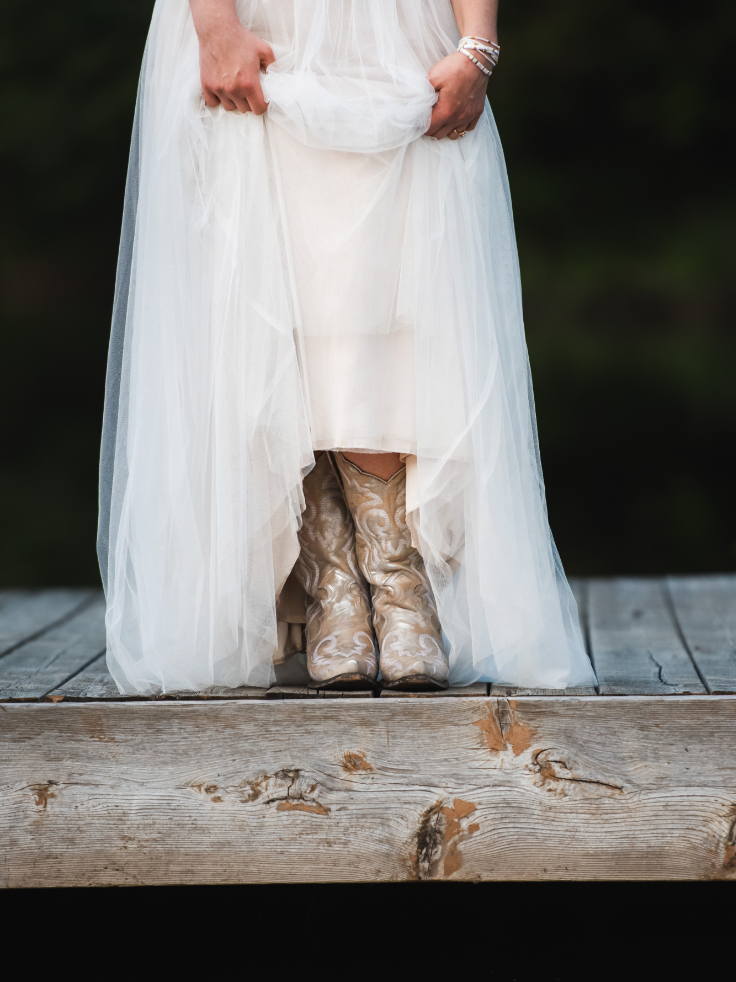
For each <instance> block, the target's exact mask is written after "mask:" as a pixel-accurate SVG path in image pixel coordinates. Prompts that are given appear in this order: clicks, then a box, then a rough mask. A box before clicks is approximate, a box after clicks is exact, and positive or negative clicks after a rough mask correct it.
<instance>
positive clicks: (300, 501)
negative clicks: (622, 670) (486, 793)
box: [99, 0, 593, 693]
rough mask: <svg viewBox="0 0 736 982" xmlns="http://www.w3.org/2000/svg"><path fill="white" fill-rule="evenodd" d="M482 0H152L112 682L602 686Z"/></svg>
mask: <svg viewBox="0 0 736 982" xmlns="http://www.w3.org/2000/svg"><path fill="white" fill-rule="evenodd" d="M496 6H497V0H190V4H189V6H187V4H186V3H185V2H184V0H158V2H157V3H156V7H155V10H154V13H153V21H152V24H151V30H150V34H149V37H148V43H147V46H146V51H145V55H144V60H143V68H142V72H141V80H140V87H139V93H138V103H137V109H136V117H135V124H134V132H133V140H132V144H131V156H130V165H129V173H128V184H127V189H126V202H125V212H124V217H123V231H122V238H121V247H120V259H119V267H118V280H117V287H116V297H115V309H114V315H113V330H112V337H111V344H110V355H109V365H108V377H107V392H106V407H105V422H104V430H103V445H102V460H101V495H100V502H101V507H100V534H99V552H100V564H101V569H102V575H103V581H104V583H105V589H106V596H107V632H108V662H109V666H110V671H111V672H112V674H113V676H114V678H115V680H116V682H117V684H118V686H119V688H120V690H121V691H122V692H128V693H136V692H137V693H155V692H165V691H170V690H173V689H180V690H181V689H183V690H187V689H189V690H199V689H204V688H208V687H211V686H214V685H226V686H239V685H269V684H271V683H272V682H273V681H274V679H275V677H276V675H275V668H274V666H275V665H278V664H280V663H283V662H285V661H286V660H287V659H288V658H289V657H291V656H293V655H294V654H295V653H297V652H304V651H306V655H307V665H308V670H309V675H310V678H311V680H312V681H311V683H310V684H311V685H313V686H315V687H318V688H320V687H322V688H325V687H327V688H337V689H346V688H359V689H370V688H373V687H375V686H377V685H382V686H384V687H393V688H399V689H410V690H411V689H419V690H422V689H423V690H427V689H433V688H434V689H437V688H443V687H446V686H447V685H448V684H453V685H466V684H469V683H471V682H474V681H476V680H490V681H501V682H505V683H508V684H516V685H527V686H529V685H531V686H540V687H550V688H564V687H566V686H573V685H581V684H591V682H592V681H593V675H592V670H591V667H590V663H589V661H588V658H587V656H586V654H585V650H584V648H583V645H582V641H581V637H580V631H579V627H578V623H577V611H576V607H575V601H574V599H573V597H572V594H571V592H570V588H569V586H568V584H567V581H566V580H565V576H564V573H563V570H562V567H561V564H560V561H559V557H558V555H557V552H556V549H555V546H554V543H553V541H552V537H551V534H550V531H549V526H548V522H547V514H546V506H545V499H544V486H543V481H542V474H541V466H540V461H539V453H538V448H537V439H536V426H535V419H534V408H533V399H532V392H531V379H530V374H529V364H528V359H527V354H526V346H525V341H524V331H523V323H522V314H521V293H520V284H519V271H518V261H517V256H516V246H515V240H514V231H513V223H512V217H511V204H510V199H509V193H508V187H507V182H506V173H505V169H504V164H503V156H502V151H501V146H500V143H499V139H498V135H497V132H496V129H495V125H494V122H493V117H492V115H491V112H490V109H489V107H488V105H487V103H486V87H487V83H488V80H489V76H490V75H491V72H492V71H493V69H494V67H495V65H496V62H497V60H498V54H499V47H498V44H497V36H496Z"/></svg>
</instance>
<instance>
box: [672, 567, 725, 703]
mask: <svg viewBox="0 0 736 982" xmlns="http://www.w3.org/2000/svg"><path fill="white" fill-rule="evenodd" d="M667 587H668V589H669V591H670V596H671V597H672V603H673V605H674V608H675V615H676V617H677V621H678V623H679V625H680V629H681V630H682V633H683V635H684V638H685V641H686V642H687V646H688V648H689V649H690V653H691V654H692V656H693V658H694V660H695V663H696V664H697V666H698V668H699V670H700V674H701V675H702V676H703V679H704V680H705V683H706V685H707V686H708V689H709V691H710V692H715V693H729V692H736V576H733V575H730V576H728V575H725V576H670V577H668V579H667Z"/></svg>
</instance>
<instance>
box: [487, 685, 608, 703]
mask: <svg viewBox="0 0 736 982" xmlns="http://www.w3.org/2000/svg"><path fill="white" fill-rule="evenodd" d="M490 694H491V695H492V696H505V697H506V698H510V699H516V698H517V697H518V696H594V695H596V694H597V693H596V690H595V688H594V686H592V685H572V686H570V688H569V689H532V688H528V689H527V688H524V686H521V685H501V684H500V683H498V682H494V683H493V685H492V686H491V692H490Z"/></svg>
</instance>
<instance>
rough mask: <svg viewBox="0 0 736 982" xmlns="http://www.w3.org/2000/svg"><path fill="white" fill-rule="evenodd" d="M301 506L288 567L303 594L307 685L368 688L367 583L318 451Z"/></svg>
mask: <svg viewBox="0 0 736 982" xmlns="http://www.w3.org/2000/svg"><path fill="white" fill-rule="evenodd" d="M304 497H305V499H306V508H305V510H304V514H303V516H302V527H301V529H300V531H299V542H300V544H301V553H300V555H299V559H298V560H297V564H296V566H295V568H294V572H295V573H296V576H297V578H298V579H299V582H300V583H301V584H302V586H303V587H304V590H305V592H306V593H307V598H308V602H307V630H306V635H307V667H308V669H309V675H310V677H311V679H312V681H311V682H310V683H309V684H310V686H311V687H312V688H317V689H372V688H375V687H376V685H377V683H376V678H377V676H378V664H377V660H376V650H375V635H374V633H373V625H372V619H371V601H370V592H369V589H368V584H367V583H366V580H365V578H364V577H363V575H362V574H361V572H360V569H359V567H358V561H357V557H356V554H355V528H354V526H353V520H352V518H351V517H350V513H349V511H348V509H347V506H346V504H345V500H344V498H343V496H342V491H341V490H340V484H339V482H338V480H337V477H336V475H335V471H334V469H333V463H332V455H331V454H329V453H324V454H322V456H321V457H320V459H319V460H318V461H317V463H316V465H315V467H314V469H313V470H312V471H311V472H310V473H309V474H308V475H307V477H306V478H305V479H304Z"/></svg>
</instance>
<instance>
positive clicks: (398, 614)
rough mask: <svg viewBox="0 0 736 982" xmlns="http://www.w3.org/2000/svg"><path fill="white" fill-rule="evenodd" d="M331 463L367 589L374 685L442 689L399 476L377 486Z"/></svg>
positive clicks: (431, 607) (338, 459) (430, 603)
mask: <svg viewBox="0 0 736 982" xmlns="http://www.w3.org/2000/svg"><path fill="white" fill-rule="evenodd" d="M334 457H335V463H336V464H337V468H338V470H339V472H340V478H341V481H342V489H343V494H344V496H345V501H346V502H347V504H348V508H349V509H350V514H351V515H352V516H353V521H354V522H355V542H356V550H357V553H358V562H359V564H360V568H361V570H362V572H363V575H364V576H365V578H366V579H367V580H368V582H369V583H370V585H371V597H372V599H373V626H374V628H375V631H376V637H377V639H378V644H379V648H380V665H381V673H382V675H383V682H382V685H383V687H384V688H389V689H407V690H418V691H422V690H424V691H428V690H430V691H431V690H433V689H446V688H447V685H448V683H447V676H448V672H449V668H448V663H447V656H446V655H445V652H444V648H443V646H442V631H441V629H440V622H439V618H438V617H437V606H436V604H435V600H434V596H433V594H432V588H431V586H430V585H429V580H428V579H427V573H426V570H425V568H424V561H423V560H422V557H421V556H420V555H419V553H418V552H417V550H416V549H415V548H414V547H413V546H412V544H411V535H410V532H409V529H408V527H407V525H406V469H405V468H403V467H402V468H401V470H400V471H398V472H397V473H396V474H394V476H393V477H392V478H390V480H388V481H384V480H382V479H381V478H380V477H375V476H374V475H373V474H367V473H366V472H365V471H363V470H361V469H360V467H358V466H357V465H356V464H354V463H352V461H350V460H348V459H347V457H344V456H343V455H342V454H341V453H336V454H335V455H334Z"/></svg>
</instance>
